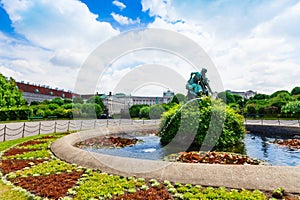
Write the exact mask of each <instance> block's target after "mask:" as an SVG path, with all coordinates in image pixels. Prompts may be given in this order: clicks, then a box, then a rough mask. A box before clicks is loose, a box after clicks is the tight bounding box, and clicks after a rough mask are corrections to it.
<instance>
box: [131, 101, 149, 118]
mask: <svg viewBox="0 0 300 200" xmlns="http://www.w3.org/2000/svg"><path fill="white" fill-rule="evenodd" d="M143 107H149V105H146V104H139V105H133V106H131V107H130V108H129V114H130V117H132V118H135V117H139V115H140V110H141V108H143Z"/></svg>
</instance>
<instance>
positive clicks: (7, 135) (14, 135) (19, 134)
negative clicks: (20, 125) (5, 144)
mask: <svg viewBox="0 0 300 200" xmlns="http://www.w3.org/2000/svg"><path fill="white" fill-rule="evenodd" d="M21 133H23V130H21V131H19V132H18V133H16V134H9V133H6V135H7V136H17V135H20V134H21Z"/></svg>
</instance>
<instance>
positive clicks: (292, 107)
mask: <svg viewBox="0 0 300 200" xmlns="http://www.w3.org/2000/svg"><path fill="white" fill-rule="evenodd" d="M281 112H282V113H284V114H291V115H292V116H293V115H300V101H292V102H289V103H287V104H286V105H285V106H283V107H282V109H281Z"/></svg>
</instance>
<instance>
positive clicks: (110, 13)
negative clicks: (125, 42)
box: [0, 0, 300, 94]
mask: <svg viewBox="0 0 300 200" xmlns="http://www.w3.org/2000/svg"><path fill="white" fill-rule="evenodd" d="M0 2H1V3H0V72H1V73H3V74H4V75H5V76H12V77H14V78H15V79H17V80H19V81H21V80H24V81H26V82H27V81H29V82H34V83H40V84H42V85H51V86H53V87H60V88H65V89H71V90H73V89H74V84H75V82H76V78H77V75H78V74H77V73H78V72H79V71H80V68H81V66H82V64H83V63H84V61H85V60H86V59H87V58H88V56H89V55H90V54H91V52H93V50H94V49H95V48H97V47H98V46H99V45H101V44H102V43H103V42H105V41H107V40H109V39H110V38H113V37H115V36H117V35H119V34H122V32H126V31H130V30H134V29H144V28H161V29H167V30H171V31H174V32H177V33H180V34H183V35H184V36H186V37H188V38H190V39H191V40H193V41H195V42H196V43H197V44H198V45H199V46H201V47H202V48H203V49H204V50H205V52H206V53H207V54H208V56H209V57H210V58H211V60H212V61H213V62H214V64H215V66H216V68H217V70H218V72H219V74H220V75H221V78H222V81H223V85H224V88H225V89H231V90H238V91H245V90H250V89H251V90H254V91H258V92H262V93H272V92H274V91H276V90H279V89H286V90H291V89H292V88H293V87H295V86H300V82H299V79H298V77H299V73H300V56H299V54H300V41H299V38H300V26H299V24H300V1H298V0H286V1H281V0H274V1H268V0H245V1H238V2H237V1H235V0H213V1H211V0H202V1H198V0H186V1H182V0H81V1H79V0H59V1H58V0H43V1H40V0H0ZM115 48H116V47H115ZM137 55H138V56H137ZM171 57H172V56H166V55H164V54H160V55H159V54H157V52H140V53H139V54H129V55H128V56H127V57H124V58H122V59H120V60H119V61H118V62H116V63H115V65H116V66H114V67H113V68H112V70H111V71H110V72H109V73H107V74H104V77H103V80H106V82H108V83H112V82H113V83H117V82H118V81H119V80H121V79H122V77H124V76H125V75H126V73H129V71H130V70H132V68H133V66H135V65H137V63H139V64H140V63H150V64H151V63H155V64H160V63H163V64H164V65H169V66H171V68H172V69H174V70H177V71H178V73H181V74H182V75H183V77H184V78H185V79H188V76H189V73H190V71H189V70H190V68H189V67H184V66H185V64H184V63H183V62H182V61H179V60H176V59H175V58H172V59H171ZM208 76H209V74H208ZM112 87H113V86H112V85H111V84H107V83H102V86H101V87H99V90H101V91H100V92H107V91H110V90H113V88H112ZM171 89H172V88H171ZM143 92H145V93H147V92H148V93H149V89H148V90H144V91H143ZM151 92H152V93H155V92H157V93H161V91H159V90H158V89H155V91H154V90H153V91H150V93H151ZM148 93H147V94H148Z"/></svg>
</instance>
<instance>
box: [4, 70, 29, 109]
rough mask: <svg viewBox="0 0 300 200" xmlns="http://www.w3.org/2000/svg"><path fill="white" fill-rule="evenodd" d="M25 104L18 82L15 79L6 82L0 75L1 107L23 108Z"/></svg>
mask: <svg viewBox="0 0 300 200" xmlns="http://www.w3.org/2000/svg"><path fill="white" fill-rule="evenodd" d="M25 102H26V101H25V99H24V98H23V96H22V93H21V92H20V91H19V89H18V88H17V84H16V81H15V80H14V79H13V78H10V79H9V80H6V78H5V77H4V76H3V75H2V74H1V73H0V107H2V108H3V107H12V106H22V105H24V104H25Z"/></svg>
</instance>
